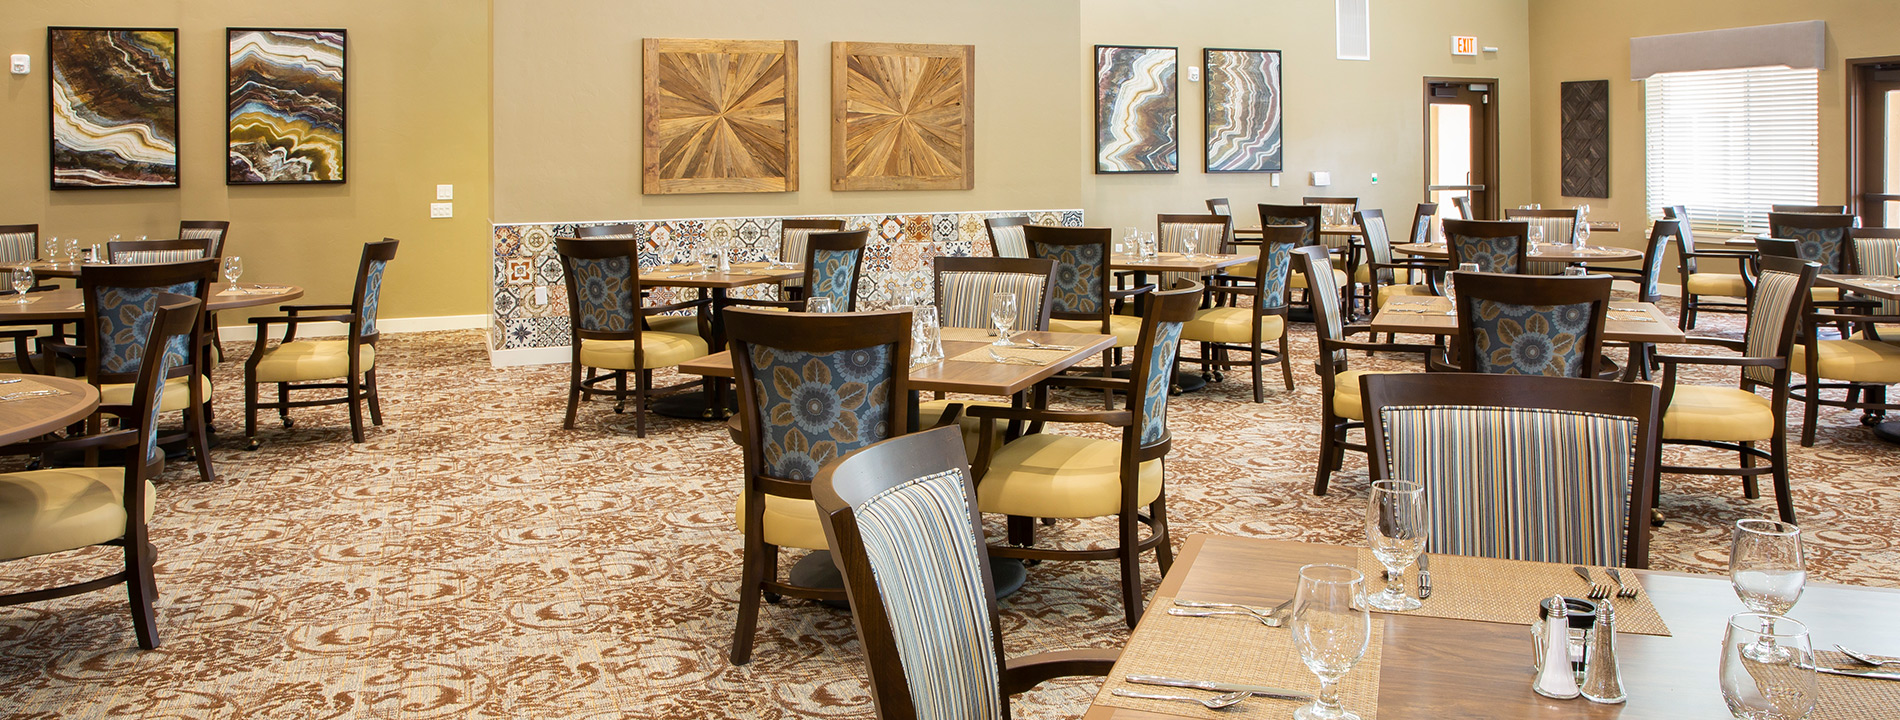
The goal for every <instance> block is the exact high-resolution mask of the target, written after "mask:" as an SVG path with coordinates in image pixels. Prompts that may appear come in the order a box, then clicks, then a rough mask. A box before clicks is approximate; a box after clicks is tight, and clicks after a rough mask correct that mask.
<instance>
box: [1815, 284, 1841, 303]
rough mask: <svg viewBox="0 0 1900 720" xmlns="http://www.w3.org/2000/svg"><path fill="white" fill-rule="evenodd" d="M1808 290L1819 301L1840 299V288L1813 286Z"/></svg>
mask: <svg viewBox="0 0 1900 720" xmlns="http://www.w3.org/2000/svg"><path fill="white" fill-rule="evenodd" d="M1810 292H1812V293H1814V299H1815V300H1819V301H1821V302H1834V301H1836V300H1840V299H1841V289H1840V288H1833V287H1824V288H1815V289H1813V290H1811V291H1810Z"/></svg>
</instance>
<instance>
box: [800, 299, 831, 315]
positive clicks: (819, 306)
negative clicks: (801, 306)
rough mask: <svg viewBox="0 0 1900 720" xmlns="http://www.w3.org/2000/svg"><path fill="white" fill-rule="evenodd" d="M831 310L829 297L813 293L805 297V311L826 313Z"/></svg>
mask: <svg viewBox="0 0 1900 720" xmlns="http://www.w3.org/2000/svg"><path fill="white" fill-rule="evenodd" d="M831 311H832V308H831V298H830V297H827V296H824V295H814V296H812V297H808V298H805V312H808V313H828V312H831Z"/></svg>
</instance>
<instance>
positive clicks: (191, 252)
mask: <svg viewBox="0 0 1900 720" xmlns="http://www.w3.org/2000/svg"><path fill="white" fill-rule="evenodd" d="M212 242H213V241H212V240H210V239H209V238H178V239H175V240H114V241H112V242H108V243H106V257H109V258H112V262H113V263H114V264H118V265H127V264H149V263H171V262H185V261H187V260H202V259H204V258H208V257H216V256H215V255H214V254H213V253H212V251H211V250H212V248H211V246H212Z"/></svg>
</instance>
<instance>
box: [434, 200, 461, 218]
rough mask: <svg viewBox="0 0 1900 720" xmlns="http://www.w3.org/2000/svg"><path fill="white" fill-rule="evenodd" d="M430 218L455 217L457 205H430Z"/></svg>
mask: <svg viewBox="0 0 1900 720" xmlns="http://www.w3.org/2000/svg"><path fill="white" fill-rule="evenodd" d="M429 217H432V218H446V217H455V203H429Z"/></svg>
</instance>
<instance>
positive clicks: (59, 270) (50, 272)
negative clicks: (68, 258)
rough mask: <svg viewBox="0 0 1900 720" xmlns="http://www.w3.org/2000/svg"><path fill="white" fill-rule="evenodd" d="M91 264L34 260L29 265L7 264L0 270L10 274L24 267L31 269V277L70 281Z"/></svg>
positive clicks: (1, 266)
mask: <svg viewBox="0 0 1900 720" xmlns="http://www.w3.org/2000/svg"><path fill="white" fill-rule="evenodd" d="M91 264H92V263H88V262H81V263H69V262H58V263H55V262H46V261H44V260H34V261H33V262H29V263H7V264H4V265H0V270H6V271H8V272H12V271H13V269H14V268H17V267H20V266H21V265H25V266H26V267H29V268H32V269H33V277H36V278H65V279H69V280H70V279H74V278H77V277H79V270H80V269H81V268H84V267H86V266H87V265H91Z"/></svg>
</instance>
